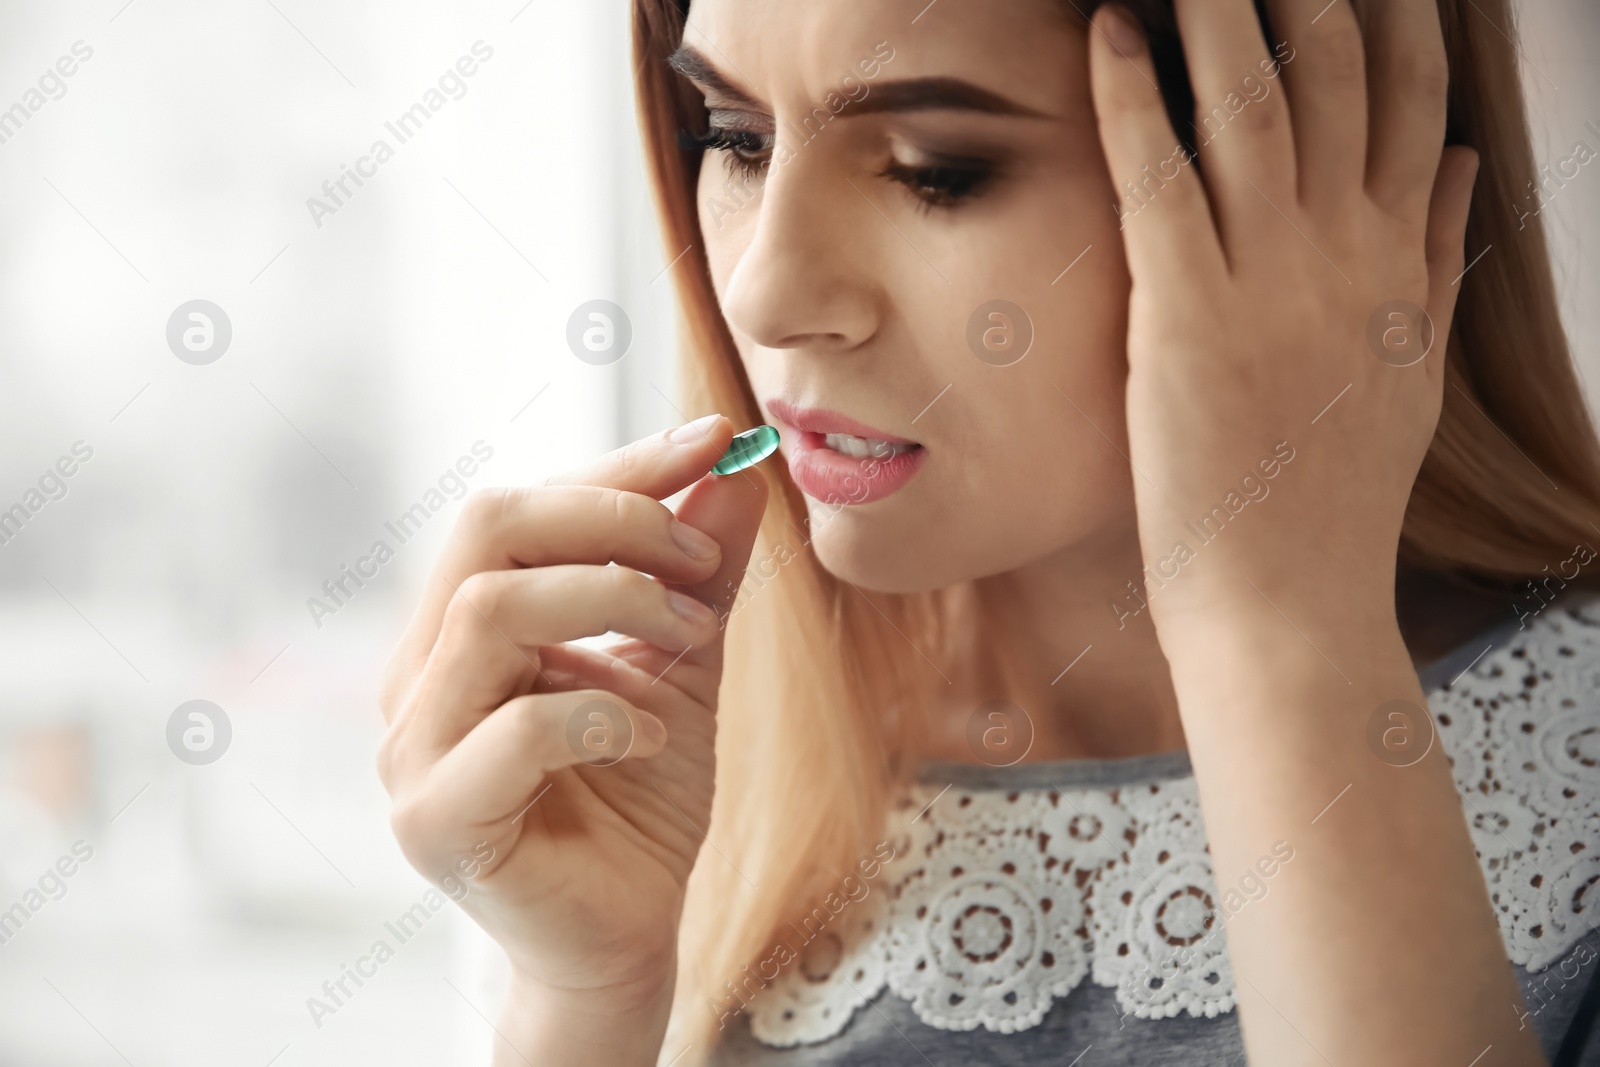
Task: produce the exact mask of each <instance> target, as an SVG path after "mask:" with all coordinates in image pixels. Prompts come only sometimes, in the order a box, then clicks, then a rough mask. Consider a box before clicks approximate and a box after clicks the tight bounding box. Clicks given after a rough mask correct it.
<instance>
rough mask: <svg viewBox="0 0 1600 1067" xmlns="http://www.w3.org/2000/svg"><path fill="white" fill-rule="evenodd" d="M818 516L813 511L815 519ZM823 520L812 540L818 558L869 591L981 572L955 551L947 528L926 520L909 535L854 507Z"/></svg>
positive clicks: (919, 589) (940, 584)
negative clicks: (879, 521)
mask: <svg viewBox="0 0 1600 1067" xmlns="http://www.w3.org/2000/svg"><path fill="white" fill-rule="evenodd" d="M818 518H820V516H817V515H815V513H813V523H814V524H815V522H816V520H817V519H818ZM824 521H825V522H826V525H824V526H823V527H822V528H821V529H819V530H817V532H816V534H815V536H814V537H813V538H812V541H811V547H812V549H813V550H814V551H815V552H816V554H817V561H818V562H819V563H821V564H822V567H823V569H824V570H826V571H827V572H828V573H829V574H832V575H833V576H834V577H836V578H840V579H842V580H844V581H846V582H849V583H850V584H851V585H854V586H858V587H859V588H861V589H862V590H864V591H867V592H873V593H926V592H930V591H932V590H935V589H943V588H945V587H946V586H950V585H955V584H956V583H958V582H962V581H966V580H968V579H971V578H976V577H979V576H980V575H981V571H974V570H973V569H972V568H971V567H969V566H965V565H964V564H966V563H968V562H969V561H965V560H959V559H957V558H955V557H954V556H953V555H952V554H951V553H950V546H949V537H948V532H947V531H941V530H938V529H937V528H935V527H932V526H927V525H924V526H922V528H921V529H920V530H919V531H917V532H916V533H915V534H912V535H911V536H909V537H908V536H906V535H905V534H903V533H902V532H900V531H891V530H890V529H888V527H887V524H882V523H877V522H874V521H873V517H872V516H871V515H870V514H869V513H866V512H862V511H857V510H856V509H855V508H854V507H847V508H845V509H843V510H842V511H840V512H838V513H837V514H834V515H831V516H830V517H828V518H827V519H826V520H824ZM813 529H816V526H815V525H813Z"/></svg>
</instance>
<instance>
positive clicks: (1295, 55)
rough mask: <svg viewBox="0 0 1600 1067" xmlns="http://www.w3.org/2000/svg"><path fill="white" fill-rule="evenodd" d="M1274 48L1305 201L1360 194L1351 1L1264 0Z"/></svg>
mask: <svg viewBox="0 0 1600 1067" xmlns="http://www.w3.org/2000/svg"><path fill="white" fill-rule="evenodd" d="M1268 13H1269V16H1270V17H1271V20H1272V28H1273V32H1274V33H1275V34H1276V35H1277V36H1278V37H1279V38H1280V40H1279V42H1277V43H1276V44H1275V45H1274V47H1273V59H1274V60H1275V61H1276V62H1277V64H1278V69H1279V71H1280V79H1281V81H1282V83H1283V86H1284V87H1285V88H1286V89H1287V94H1288V97H1289V109H1290V112H1291V114H1292V121H1293V125H1294V148H1295V159H1296V176H1297V179H1298V190H1299V194H1300V198H1301V200H1302V201H1303V202H1305V203H1307V204H1310V205H1317V206H1324V207H1338V206H1339V205H1341V204H1343V203H1347V202H1349V201H1350V200H1351V199H1353V198H1354V197H1355V196H1358V195H1359V194H1360V193H1361V191H1362V188H1363V186H1364V183H1365V175H1366V158H1367V51H1366V45H1365V43H1364V42H1363V40H1362V33H1361V26H1360V24H1359V22H1358V21H1357V18H1356V12H1355V8H1354V7H1352V6H1351V4H1350V0H1331V2H1329V0H1268Z"/></svg>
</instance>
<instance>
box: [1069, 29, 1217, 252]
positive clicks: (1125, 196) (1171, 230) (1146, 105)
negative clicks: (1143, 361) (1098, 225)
mask: <svg viewBox="0 0 1600 1067" xmlns="http://www.w3.org/2000/svg"><path fill="white" fill-rule="evenodd" d="M1089 75H1090V82H1091V85H1092V88H1093V92H1094V106H1095V114H1096V118H1097V119H1098V125H1099V130H1100V141H1101V145H1102V147H1103V148H1104V151H1105V155H1106V162H1107V164H1108V165H1109V167H1110V173H1111V180H1112V182H1113V183H1114V184H1115V185H1116V187H1117V191H1118V196H1119V199H1121V200H1122V210H1121V215H1122V229H1123V231H1124V245H1125V246H1126V248H1127V252H1128V257H1129V269H1130V270H1131V271H1132V272H1133V275H1134V277H1135V279H1136V280H1137V279H1138V278H1139V277H1140V276H1141V275H1145V274H1148V273H1152V272H1160V271H1164V270H1166V269H1171V268H1179V269H1193V268H1199V269H1207V268H1218V267H1224V266H1225V263H1224V261H1223V257H1222V253H1221V248H1220V246H1219V244H1218V241H1217V234H1216V230H1215V227H1214V226H1213V223H1212V219H1211V212H1210V207H1209V205H1208V204H1207V200H1206V190H1205V186H1204V185H1203V184H1202V183H1201V181H1200V176H1199V174H1198V173H1197V172H1196V171H1195V168H1194V165H1193V164H1194V160H1193V158H1192V157H1191V156H1190V154H1189V153H1188V151H1187V150H1186V149H1185V148H1183V147H1182V145H1181V143H1180V142H1179V140H1178V138H1177V135H1176V134H1175V133H1174V132H1173V130H1172V123H1171V122H1170V121H1169V119H1168V118H1167V108H1166V104H1165V102H1164V101H1163V99H1162V96H1161V91H1160V89H1159V87H1158V83H1157V81H1156V72H1155V66H1154V64H1153V62H1152V61H1151V57H1150V49H1149V45H1148V42H1147V41H1146V39H1145V36H1144V32H1143V30H1142V29H1140V28H1139V26H1138V24H1137V23H1136V22H1135V21H1134V20H1133V18H1132V16H1131V15H1129V14H1128V13H1127V12H1126V11H1125V10H1123V9H1122V8H1120V7H1118V6H1117V5H1114V4H1107V5H1104V6H1102V7H1101V8H1100V9H1099V10H1098V11H1096V12H1095V15H1094V19H1093V22H1092V23H1091V26H1090V30H1089Z"/></svg>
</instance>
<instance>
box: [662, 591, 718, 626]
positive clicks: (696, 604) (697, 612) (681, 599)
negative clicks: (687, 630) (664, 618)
mask: <svg viewBox="0 0 1600 1067" xmlns="http://www.w3.org/2000/svg"><path fill="white" fill-rule="evenodd" d="M667 603H669V604H671V605H672V610H673V611H675V612H677V613H678V614H679V615H681V616H683V617H684V618H685V619H688V620H689V621H690V622H692V623H696V624H701V623H707V622H710V621H712V620H713V619H715V618H716V614H715V613H714V612H713V611H712V610H711V609H710V608H708V607H706V606H705V605H704V604H702V603H700V601H698V600H696V599H695V598H694V597H692V596H689V595H688V594H687V593H680V592H678V591H677V590H676V589H669V590H667Z"/></svg>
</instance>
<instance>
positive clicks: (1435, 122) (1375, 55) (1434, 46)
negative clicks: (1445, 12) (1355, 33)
mask: <svg viewBox="0 0 1600 1067" xmlns="http://www.w3.org/2000/svg"><path fill="white" fill-rule="evenodd" d="M1363 16H1364V18H1363V28H1364V30H1365V34H1366V39H1367V86H1368V89H1367V91H1368V96H1369V98H1370V101H1371V103H1370V107H1369V112H1370V117H1369V122H1370V124H1371V134H1370V138H1369V144H1368V150H1367V173H1366V188H1367V195H1368V196H1369V197H1370V198H1371V199H1372V200H1373V202H1374V203H1376V204H1378V205H1379V206H1380V207H1383V208H1384V209H1386V210H1387V211H1388V212H1389V213H1390V214H1392V215H1394V216H1396V217H1397V218H1400V219H1402V220H1406V221H1409V222H1411V223H1413V224H1414V225H1415V227H1416V229H1417V231H1418V232H1421V230H1422V229H1423V227H1424V225H1425V224H1426V221H1427V219H1428V216H1429V203H1430V201H1431V200H1432V197H1433V191H1434V177H1435V175H1436V174H1437V173H1438V169H1439V159H1440V154H1441V153H1442V151H1443V148H1444V135H1445V117H1446V111H1447V107H1448V103H1449V95H1450V68H1449V63H1448V61H1447V60H1446V56H1445V47H1444V34H1443V31H1442V30H1441V29H1440V26H1439V11H1438V8H1437V7H1436V6H1435V0H1383V2H1381V3H1372V4H1367V5H1365V7H1364V11H1363Z"/></svg>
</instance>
